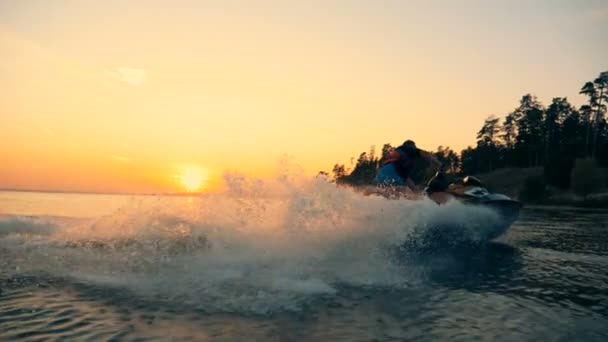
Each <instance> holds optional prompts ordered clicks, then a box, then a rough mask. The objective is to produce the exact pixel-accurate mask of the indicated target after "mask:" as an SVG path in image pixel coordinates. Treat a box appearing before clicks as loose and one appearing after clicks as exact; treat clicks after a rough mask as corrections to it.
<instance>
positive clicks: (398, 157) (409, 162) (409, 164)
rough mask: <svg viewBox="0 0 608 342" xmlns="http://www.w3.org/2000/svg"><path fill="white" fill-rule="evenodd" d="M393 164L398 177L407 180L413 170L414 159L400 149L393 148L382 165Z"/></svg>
mask: <svg viewBox="0 0 608 342" xmlns="http://www.w3.org/2000/svg"><path fill="white" fill-rule="evenodd" d="M390 163H394V166H395V169H396V170H397V173H398V174H399V176H400V177H401V178H403V179H407V178H408V177H409V175H410V173H411V171H412V169H413V168H414V163H415V158H414V156H412V155H411V154H410V153H407V151H404V150H402V149H400V148H393V149H391V150H390V151H389V152H388V156H387V158H386V160H384V165H388V164H390Z"/></svg>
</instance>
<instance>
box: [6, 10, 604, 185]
mask: <svg viewBox="0 0 608 342" xmlns="http://www.w3.org/2000/svg"><path fill="white" fill-rule="evenodd" d="M606 37H608V1H603V0H595V1H592V0H586V1H585V0H580V1H568V0H512V1H482V0H462V1H449V0H445V1H435V0H424V1H422V0H420V1H380V0H378V1H371V0H368V1H361V0H349V1H347V0H344V1H332V0H325V1H317V0H312V1H288V0H284V1H269V0H255V1H252V0H243V1H230V0H221V1H220V0H218V1H203V0H200V1H185V0H172V1H155V0H149V1H139V0H133V1H117V0H116V1H91V0H62V1H46V0H36V1H33V0H22V1H8V0H0V89H1V91H0V130H1V132H0V134H1V136H2V143H1V144H0V160H1V164H0V165H1V166H0V188H11V189H40V190H63V191H100V192H166V191H169V192H171V191H180V190H184V188H189V187H190V188H193V187H198V186H200V187H201V190H205V189H213V188H217V187H220V186H221V178H222V174H223V173H224V172H227V171H228V172H239V173H242V174H245V175H250V176H254V177H273V175H274V174H276V173H277V172H280V169H281V165H285V163H286V161H287V164H290V165H296V166H297V167H299V168H301V169H302V170H303V171H304V173H305V174H310V175H314V174H316V173H317V172H318V171H320V170H325V171H331V168H332V166H333V165H334V164H335V163H345V164H347V166H348V165H349V164H350V159H351V158H352V157H355V159H356V157H357V156H358V155H359V153H361V152H363V151H368V150H369V148H370V146H372V145H375V146H376V147H377V149H380V148H381V147H382V145H383V144H384V143H391V144H393V145H398V144H400V143H401V142H403V141H404V140H406V139H413V140H415V141H416V142H417V144H418V146H419V147H421V148H424V149H429V150H432V149H435V148H436V147H437V146H439V145H442V146H450V147H451V148H453V149H455V150H457V151H460V150H461V149H462V148H465V147H466V146H468V145H472V144H474V143H475V134H476V132H477V131H478V130H479V128H480V127H481V124H482V123H483V120H484V119H485V118H486V117H488V116H489V115H492V114H495V115H498V116H504V115H505V114H507V113H508V112H509V111H511V110H512V109H513V108H515V107H516V106H517V104H518V101H519V99H520V97H521V96H522V95H524V94H526V93H534V94H536V95H537V96H538V97H539V99H540V100H541V101H542V102H543V103H545V104H547V103H548V102H550V101H551V98H552V97H558V96H560V97H561V96H567V97H568V99H569V100H570V101H571V102H573V103H574V104H576V105H580V104H582V103H583V101H584V98H583V97H581V96H580V95H578V90H579V89H580V88H581V86H582V85H583V84H584V82H586V81H589V80H592V79H594V78H595V77H596V76H597V75H598V74H599V73H600V72H601V71H605V70H607V69H608V44H606ZM188 184H190V185H188Z"/></svg>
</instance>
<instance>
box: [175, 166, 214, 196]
mask: <svg viewBox="0 0 608 342" xmlns="http://www.w3.org/2000/svg"><path fill="white" fill-rule="evenodd" d="M178 177H179V181H180V182H181V184H182V186H183V187H184V189H186V191H188V192H195V191H199V190H201V188H202V187H203V186H204V185H205V181H206V180H207V175H206V172H205V171H203V169H201V168H200V167H196V166H186V167H184V168H182V170H181V171H180V173H179V175H178Z"/></svg>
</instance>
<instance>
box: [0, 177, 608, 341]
mask: <svg viewBox="0 0 608 342" xmlns="http://www.w3.org/2000/svg"><path fill="white" fill-rule="evenodd" d="M229 184H231V187H230V189H229V191H227V192H226V193H222V194H212V195H205V196H200V197H190V198H189V197H162V196H116V195H113V196H108V195H80V194H44V193H16V192H0V215H1V216H0V340H3V341H4V340H180V341H181V340H196V341H200V340H226V341H233V340H247V341H252V340H254V341H255V340H263V341H269V340H270V341H272V340H276V341H286V340H288V341H291V340H323V341H327V340H348V341H374V340H377V341H384V340H416V341H421V340H422V341H424V340H462V341H471V340H492V341H526V340H527V341H538V340H542V341H570V340H575V341H606V340H608V272H607V271H606V270H608V234H607V233H608V211H604V210H580V209H572V208H570V209H568V208H530V209H526V210H525V211H524V212H523V214H522V217H521V218H520V220H519V221H518V222H517V223H516V224H515V225H514V226H513V227H512V228H511V229H510V230H509V231H508V232H507V234H505V235H504V236H502V237H501V238H500V239H498V241H495V242H492V243H489V244H486V245H485V247H483V248H480V249H473V248H467V247H464V246H463V247H462V248H455V249H450V250H439V249H424V248H422V249H419V250H418V249H417V247H415V246H412V245H408V246H409V247H408V248H406V249H400V247H401V246H402V245H403V241H411V240H412V239H415V237H417V236H419V235H420V234H421V233H424V232H425V231H426V230H428V229H431V228H432V227H436V226H446V224H449V226H450V227H452V228H453V229H455V230H456V231H458V234H460V235H461V236H462V237H464V238H466V239H475V238H476V237H477V236H478V233H479V231H483V230H484V229H485V228H484V227H486V226H487V225H491V224H492V222H493V220H495V219H496V217H495V216H494V214H493V213H492V212H488V211H485V210H483V209H477V208H468V207H464V206H462V205H459V204H456V203H454V204H450V205H447V206H443V207H437V206H435V205H434V204H433V203H430V202H427V201H419V202H411V201H388V200H384V199H380V198H375V197H362V196H358V195H356V194H354V193H352V192H350V191H348V190H346V189H337V188H335V187H334V186H332V185H329V184H326V183H324V182H322V181H312V182H308V181H302V182H296V181H294V180H289V179H278V180H276V181H273V182H261V181H255V180H248V179H245V178H243V177H235V178H233V179H231V182H230V183H229ZM421 251H422V252H421ZM413 252H414V253H413ZM418 252H420V253H418Z"/></svg>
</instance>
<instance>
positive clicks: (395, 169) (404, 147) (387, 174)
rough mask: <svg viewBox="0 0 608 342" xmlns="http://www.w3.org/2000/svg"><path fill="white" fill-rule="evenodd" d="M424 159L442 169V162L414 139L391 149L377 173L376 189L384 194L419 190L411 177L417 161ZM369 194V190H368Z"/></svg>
mask: <svg viewBox="0 0 608 342" xmlns="http://www.w3.org/2000/svg"><path fill="white" fill-rule="evenodd" d="M419 159H422V160H424V161H425V162H426V163H427V164H428V165H429V166H430V167H432V168H434V169H435V170H434V171H439V170H440V169H441V162H439V160H438V159H437V158H436V157H435V156H434V155H433V154H432V153H430V152H427V151H424V150H421V149H419V148H418V147H416V143H414V142H413V141H412V140H406V141H405V142H404V143H403V144H401V146H399V147H397V148H394V149H391V150H390V151H389V153H388V156H387V158H386V160H385V161H384V163H383V165H382V166H381V167H380V169H379V170H378V173H377V174H376V179H375V181H376V186H377V189H376V191H373V192H376V193H378V192H380V193H381V194H383V195H387V194H388V195H391V194H403V193H406V192H408V190H409V191H413V192H414V193H417V192H419V189H418V188H417V186H416V184H415V183H414V181H412V179H411V178H410V175H411V173H412V171H413V169H414V166H415V164H416V161H417V160H419ZM368 194H369V191H368Z"/></svg>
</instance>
